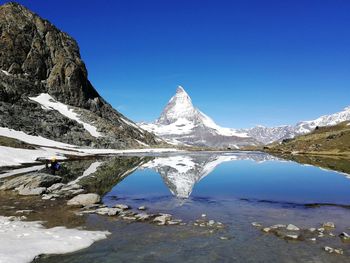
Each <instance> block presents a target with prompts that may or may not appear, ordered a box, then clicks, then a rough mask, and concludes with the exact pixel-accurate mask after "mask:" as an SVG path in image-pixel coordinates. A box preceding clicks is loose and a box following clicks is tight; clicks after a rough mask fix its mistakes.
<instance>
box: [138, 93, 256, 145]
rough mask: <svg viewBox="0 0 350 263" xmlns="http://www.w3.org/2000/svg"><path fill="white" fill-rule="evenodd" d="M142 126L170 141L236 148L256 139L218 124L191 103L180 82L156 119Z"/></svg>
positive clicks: (252, 142)
mask: <svg viewBox="0 0 350 263" xmlns="http://www.w3.org/2000/svg"><path fill="white" fill-rule="evenodd" d="M140 126H141V127H142V128H143V129H146V130H148V131H150V132H153V133H155V134H156V135H158V136H160V137H162V138H164V139H165V140H167V141H168V142H171V143H179V144H181V143H182V144H187V145H196V146H204V147H215V148H234V149H238V148H239V147H240V146H245V145H252V144H255V143H256V141H255V140H254V139H252V138H251V137H249V136H248V135H247V133H245V132H239V131H237V130H235V129H229V128H223V127H220V126H219V125H217V124H216V123H215V122H214V121H213V120H212V119H211V118H210V117H208V116H207V115H205V114H204V113H203V112H201V111H200V110H199V109H197V108H196V107H195V106H194V105H193V104H192V100H191V98H190V96H189V95H188V94H187V92H186V91H185V89H184V88H183V87H181V86H178V87H177V90H176V93H175V95H174V96H173V97H172V98H171V99H170V101H169V102H168V104H167V105H166V107H165V108H164V110H163V112H162V113H161V115H160V117H159V118H158V119H157V120H155V121H154V122H153V123H141V124H140Z"/></svg>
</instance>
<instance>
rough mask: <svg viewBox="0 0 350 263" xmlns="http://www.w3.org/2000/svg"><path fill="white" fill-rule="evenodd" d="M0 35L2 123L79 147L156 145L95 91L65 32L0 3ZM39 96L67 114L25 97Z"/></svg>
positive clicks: (22, 9) (12, 5) (14, 6)
mask: <svg viewBox="0 0 350 263" xmlns="http://www.w3.org/2000/svg"><path fill="white" fill-rule="evenodd" d="M0 35H1V38H0V46H1V49H0V120H1V126H2V127H7V128H10V129H14V130H17V131H23V132H25V133H27V134H30V135H37V136H43V137H47V138H49V139H53V140H57V141H61V142H65V143H70V144H76V145H79V146H92V147H103V148H111V147H112V148H128V147H140V146H142V144H145V145H156V144H158V142H159V139H157V138H156V137H155V136H154V135H153V134H151V133H148V132H147V131H145V130H142V129H141V128H139V127H138V126H137V125H136V124H135V123H133V122H132V121H131V120H129V119H127V118H126V117H125V116H123V115H122V114H121V113H119V112H118V111H116V110H115V109H113V108H112V106H111V105H110V104H109V103H107V102H106V101H105V100H104V98H102V97H101V96H100V95H99V93H98V91H97V90H96V89H95V88H94V87H93V86H92V84H91V83H90V81H89V79H88V71H87V69H86V66H85V63H84V62H83V61H82V59H81V57H80V51H79V46H78V44H77V42H76V41H75V40H74V39H73V38H72V37H70V36H69V35H68V34H67V33H64V32H62V31H60V30H59V29H58V28H56V27H55V26H54V25H53V24H51V23H50V22H49V21H48V20H45V19H42V18H41V17H40V16H39V15H37V14H35V13H33V12H32V11H30V10H29V9H27V8H26V7H24V6H22V5H20V4H18V3H14V2H10V3H7V4H4V5H1V6H0ZM43 94H48V95H49V96H50V97H51V100H52V101H55V102H56V104H55V105H57V106H60V107H61V108H62V107H65V106H66V107H67V110H66V111H65V113H66V114H62V111H61V112H60V111H58V110H57V108H50V107H49V108H45V107H43V105H42V103H39V102H38V101H35V100H32V99H30V98H36V97H39V96H41V95H43ZM47 100H50V99H49V98H47ZM45 103H49V101H46V102H45ZM59 103H61V104H63V105H65V106H62V105H61V104H59ZM70 112H74V113H75V114H76V115H77V116H78V117H79V118H74V116H73V115H72V114H70ZM14 116H15V117H14ZM33 119H34V120H37V121H35V122H33V121H32V120H33ZM78 119H79V120H81V122H79V121H77V120H78ZM85 124H89V125H92V126H94V127H96V130H98V132H99V133H100V134H102V136H93V135H92V134H91V133H89V131H88V130H86V129H85V128H86V127H87V126H86V125H85ZM139 142H141V143H139Z"/></svg>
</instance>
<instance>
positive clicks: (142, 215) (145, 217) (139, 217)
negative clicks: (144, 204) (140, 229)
mask: <svg viewBox="0 0 350 263" xmlns="http://www.w3.org/2000/svg"><path fill="white" fill-rule="evenodd" d="M135 218H136V219H137V220H138V221H146V220H149V219H151V215H149V214H146V213H140V214H136V215H135Z"/></svg>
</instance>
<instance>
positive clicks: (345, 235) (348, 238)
mask: <svg viewBox="0 0 350 263" xmlns="http://www.w3.org/2000/svg"><path fill="white" fill-rule="evenodd" d="M339 237H340V238H341V240H342V241H346V242H348V241H349V242H350V235H349V234H348V233H345V232H343V233H341V234H340V235H339Z"/></svg>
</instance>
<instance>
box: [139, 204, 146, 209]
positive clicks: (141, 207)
mask: <svg viewBox="0 0 350 263" xmlns="http://www.w3.org/2000/svg"><path fill="white" fill-rule="evenodd" d="M146 209H147V208H146V207H145V206H144V205H143V206H140V207H139V208H138V210H146Z"/></svg>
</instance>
